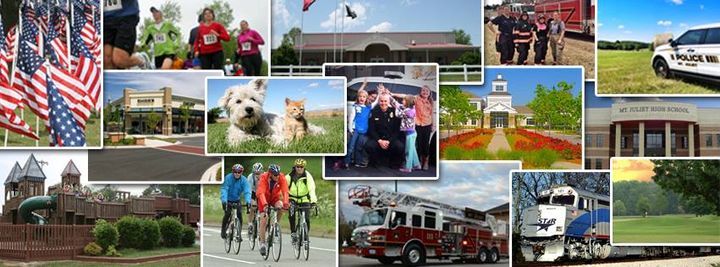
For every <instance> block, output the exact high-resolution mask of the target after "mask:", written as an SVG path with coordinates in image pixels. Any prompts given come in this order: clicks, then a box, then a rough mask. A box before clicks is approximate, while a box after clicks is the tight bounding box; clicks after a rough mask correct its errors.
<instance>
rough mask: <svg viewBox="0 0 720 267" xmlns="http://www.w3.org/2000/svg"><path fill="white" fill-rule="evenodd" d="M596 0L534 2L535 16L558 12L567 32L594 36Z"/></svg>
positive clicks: (548, 16)
mask: <svg viewBox="0 0 720 267" xmlns="http://www.w3.org/2000/svg"><path fill="white" fill-rule="evenodd" d="M595 1H596V0H535V15H539V14H545V17H547V18H551V17H552V13H554V12H559V13H560V18H562V20H563V21H564V22H565V26H566V28H567V30H568V31H571V32H577V33H582V34H586V35H590V36H595Z"/></svg>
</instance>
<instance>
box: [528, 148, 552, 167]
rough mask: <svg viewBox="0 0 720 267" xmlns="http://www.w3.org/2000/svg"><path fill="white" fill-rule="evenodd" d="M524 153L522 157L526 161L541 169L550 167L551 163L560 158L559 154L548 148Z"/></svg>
mask: <svg viewBox="0 0 720 267" xmlns="http://www.w3.org/2000/svg"><path fill="white" fill-rule="evenodd" d="M525 153H526V155H525V157H524V158H523V159H524V160H525V161H526V162H528V163H530V164H531V165H532V166H535V167H536V168H542V169H549V168H550V167H552V165H553V163H555V162H556V161H557V160H558V159H559V158H560V155H559V154H558V153H557V152H555V151H553V150H550V149H541V150H538V151H532V152H525Z"/></svg>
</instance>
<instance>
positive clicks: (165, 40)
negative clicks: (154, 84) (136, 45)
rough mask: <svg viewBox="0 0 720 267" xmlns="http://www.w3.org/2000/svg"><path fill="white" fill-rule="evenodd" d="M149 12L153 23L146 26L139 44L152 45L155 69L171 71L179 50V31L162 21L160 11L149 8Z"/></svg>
mask: <svg viewBox="0 0 720 267" xmlns="http://www.w3.org/2000/svg"><path fill="white" fill-rule="evenodd" d="M150 12H152V15H153V20H155V23H154V24H151V25H146V27H145V31H144V32H143V34H142V36H141V37H140V43H141V45H142V46H147V45H148V44H149V43H150V42H152V43H153V44H154V46H153V51H154V54H155V68H156V69H164V70H167V69H171V68H172V67H173V60H174V59H175V57H176V55H177V51H178V50H179V49H180V31H179V30H178V29H177V28H176V27H175V26H173V25H172V23H170V22H169V21H166V20H164V18H163V13H162V11H160V10H158V9H157V8H155V7H151V8H150Z"/></svg>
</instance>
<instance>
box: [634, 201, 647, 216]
mask: <svg viewBox="0 0 720 267" xmlns="http://www.w3.org/2000/svg"><path fill="white" fill-rule="evenodd" d="M636 210H637V211H638V212H639V213H640V214H642V216H643V217H645V215H646V214H647V213H648V212H649V211H650V200H648V198H647V197H646V196H641V197H640V199H638V202H637V207H636Z"/></svg>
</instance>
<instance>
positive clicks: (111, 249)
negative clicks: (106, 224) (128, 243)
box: [105, 246, 122, 257]
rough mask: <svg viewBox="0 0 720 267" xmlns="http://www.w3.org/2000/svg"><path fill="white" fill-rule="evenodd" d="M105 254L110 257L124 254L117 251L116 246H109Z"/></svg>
mask: <svg viewBox="0 0 720 267" xmlns="http://www.w3.org/2000/svg"><path fill="white" fill-rule="evenodd" d="M105 256H108V257H120V256H122V255H120V253H118V252H117V250H116V249H115V246H109V247H108V248H107V251H106V252H105Z"/></svg>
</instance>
